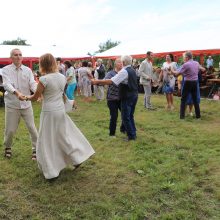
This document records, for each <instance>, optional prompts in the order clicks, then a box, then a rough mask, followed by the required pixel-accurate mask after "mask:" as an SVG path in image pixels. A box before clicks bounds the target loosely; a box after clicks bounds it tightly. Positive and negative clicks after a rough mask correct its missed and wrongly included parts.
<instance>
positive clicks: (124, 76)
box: [111, 69, 128, 86]
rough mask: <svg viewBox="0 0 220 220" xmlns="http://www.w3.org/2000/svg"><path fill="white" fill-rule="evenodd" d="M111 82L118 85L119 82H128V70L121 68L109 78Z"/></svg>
mask: <svg viewBox="0 0 220 220" xmlns="http://www.w3.org/2000/svg"><path fill="white" fill-rule="evenodd" d="M111 80H112V82H113V83H114V84H115V85H116V86H118V85H119V84H120V83H124V84H128V72H127V71H126V70H125V69H122V70H121V71H119V72H118V74H116V75H115V76H113V77H112V78H111Z"/></svg>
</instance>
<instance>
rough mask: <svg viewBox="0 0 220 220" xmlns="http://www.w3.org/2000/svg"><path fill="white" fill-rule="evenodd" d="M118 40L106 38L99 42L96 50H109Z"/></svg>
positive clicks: (118, 42) (117, 43)
mask: <svg viewBox="0 0 220 220" xmlns="http://www.w3.org/2000/svg"><path fill="white" fill-rule="evenodd" d="M120 43H121V42H120V41H115V42H114V41H112V40H111V39H108V40H107V41H106V42H104V43H101V44H99V50H98V51H97V52H99V53H101V52H104V51H106V50H109V49H111V48H113V47H115V46H117V45H119V44H120Z"/></svg>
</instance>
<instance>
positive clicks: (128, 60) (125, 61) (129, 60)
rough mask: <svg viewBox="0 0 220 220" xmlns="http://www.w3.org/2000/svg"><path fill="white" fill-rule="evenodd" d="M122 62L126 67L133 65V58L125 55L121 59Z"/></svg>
mask: <svg viewBox="0 0 220 220" xmlns="http://www.w3.org/2000/svg"><path fill="white" fill-rule="evenodd" d="M121 61H122V63H123V65H124V66H127V65H131V64H132V57H131V56H130V55H125V56H122V57H121Z"/></svg>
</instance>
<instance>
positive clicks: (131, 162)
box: [0, 95, 220, 220]
mask: <svg viewBox="0 0 220 220" xmlns="http://www.w3.org/2000/svg"><path fill="white" fill-rule="evenodd" d="M179 101H180V100H179V98H177V97H175V106H176V109H175V110H174V111H173V112H170V111H166V110H165V109H164V106H165V97H164V96H162V95H158V96H153V97H152V102H153V104H154V105H155V106H156V107H157V111H146V110H144V108H143V105H142V102H143V95H140V96H139V101H138V104H137V109H136V113H135V119H136V125H137V136H138V138H137V140H136V141H131V142H124V141H123V138H124V135H123V134H120V132H119V129H117V138H115V139H114V138H110V137H109V136H108V123H109V112H108V108H107V107H106V102H95V101H94V102H90V103H85V102H83V100H82V99H81V98H79V97H77V102H78V109H77V110H76V111H74V112H72V113H70V117H71V118H72V120H73V121H74V122H75V124H76V125H77V126H78V127H79V128H80V129H81V131H82V132H83V133H84V134H85V136H86V137H87V139H88V140H89V141H90V143H91V144H92V146H93V147H94V149H95V151H96V154H95V156H93V157H92V158H91V159H90V160H88V161H87V162H85V163H84V164H83V165H82V166H81V167H80V168H79V169H78V170H76V171H73V169H72V168H71V167H69V168H66V169H64V170H63V171H62V172H61V174H60V176H59V178H58V179H57V180H56V181H54V182H48V181H47V180H45V179H44V177H43V176H42V174H41V173H40V171H39V170H38V167H37V165H36V162H33V161H31V146H30V139H29V135H28V132H27V129H26V127H25V125H24V123H23V121H22V122H21V123H20V126H19V129H18V131H17V134H16V136H15V138H14V146H13V157H12V158H11V159H10V160H7V159H5V158H4V157H3V156H1V157H0V219H5V220H7V219H10V220H14V219H33V220H41V219H48V220H64V219H65V220H72V219H73V220H75V219H76V220H78V219H86V220H87V219H88V220H108V219H111V220H124V219H125V220H127V219H128V220H151V219H166V220H168V219H170V220H171V219H172V220H173V219H175V220H176V219H179V220H182V219H187V220H188V219H198V220H204V219H208V220H219V219H220V188H219V187H220V165H219V164H220V102H214V101H210V100H206V99H203V100H202V101H201V114H202V120H195V119H193V118H192V117H190V116H187V117H186V119H185V120H179ZM33 106H34V113H35V121H36V125H37V126H38V125H39V117H40V104H39V103H34V105H33ZM0 121H1V124H0V140H1V141H0V144H1V146H2V144H3V133H4V108H0ZM1 149H2V152H3V146H2V147H1ZM2 155H3V153H2Z"/></svg>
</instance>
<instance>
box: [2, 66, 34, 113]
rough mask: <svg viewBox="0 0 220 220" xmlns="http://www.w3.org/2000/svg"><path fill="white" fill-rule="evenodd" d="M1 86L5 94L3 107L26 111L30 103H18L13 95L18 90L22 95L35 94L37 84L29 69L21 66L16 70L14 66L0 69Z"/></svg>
mask: <svg viewBox="0 0 220 220" xmlns="http://www.w3.org/2000/svg"><path fill="white" fill-rule="evenodd" d="M2 78H3V86H4V89H5V90H6V92H5V96H4V99H5V105H6V106H7V107H9V108H14V109H26V108H29V107H30V106H31V102H30V101H20V100H19V99H18V98H17V97H16V95H15V94H14V91H15V90H18V91H19V92H21V93H22V94H23V95H30V94H31V91H32V92H35V91H36V88H37V83H36V81H35V80H34V75H33V73H32V71H31V69H30V68H28V67H26V66H24V65H21V66H20V67H19V68H17V67H16V66H15V65H14V64H10V65H8V66H5V67H4V68H3V69H2Z"/></svg>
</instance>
